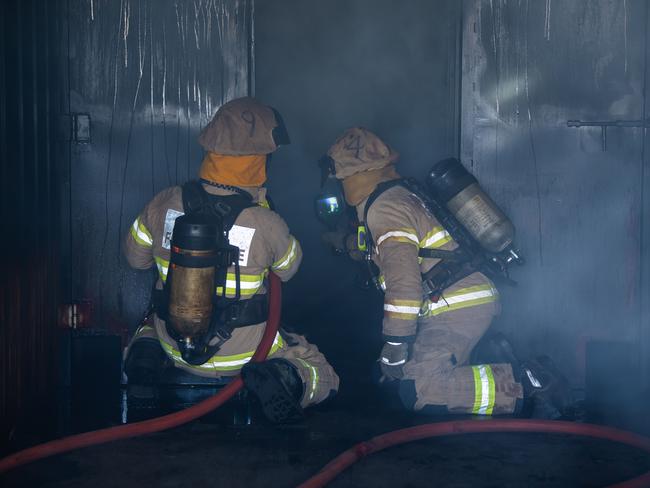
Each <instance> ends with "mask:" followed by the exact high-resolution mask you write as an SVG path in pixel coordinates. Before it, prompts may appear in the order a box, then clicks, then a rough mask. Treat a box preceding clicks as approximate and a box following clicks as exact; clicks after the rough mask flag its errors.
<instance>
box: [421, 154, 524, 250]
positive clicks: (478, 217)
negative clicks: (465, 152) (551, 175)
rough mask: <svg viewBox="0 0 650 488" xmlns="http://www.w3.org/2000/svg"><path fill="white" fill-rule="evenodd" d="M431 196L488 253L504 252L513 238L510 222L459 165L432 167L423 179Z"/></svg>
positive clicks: (453, 161) (443, 163)
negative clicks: (442, 205) (444, 206)
mask: <svg viewBox="0 0 650 488" xmlns="http://www.w3.org/2000/svg"><path fill="white" fill-rule="evenodd" d="M427 185H428V187H429V190H430V191H431V192H432V193H433V196H434V197H435V198H436V199H437V200H438V201H440V202H441V203H442V204H444V205H446V207H447V208H448V209H449V211H450V212H451V213H452V214H453V215H454V217H456V219H458V221H459V222H460V223H461V224H462V225H463V226H464V227H465V228H466V229H467V230H468V231H469V233H470V234H471V235H472V236H473V237H474V238H475V239H476V240H477V241H478V242H479V243H480V244H481V245H482V246H483V247H484V248H485V249H487V250H488V251H490V252H493V253H500V252H501V251H504V250H505V249H506V248H507V247H508V246H510V244H512V241H513V239H514V237H515V228H514V226H513V225H512V222H510V220H509V219H508V217H506V216H505V215H504V213H503V212H502V211H501V210H500V209H499V207H497V205H496V204H495V203H494V202H493V201H492V199H491V198H490V197H489V196H488V195H487V194H486V193H485V192H484V191H483V189H482V188H481V187H480V186H479V184H478V181H476V178H474V176H472V175H471V174H470V173H469V172H468V171H467V170H466V169H465V168H464V167H463V165H462V164H460V161H458V160H457V159H455V158H449V159H444V160H442V161H440V162H438V163H436V164H435V166H434V167H433V168H432V169H431V171H430V172H429V175H428V177H427Z"/></svg>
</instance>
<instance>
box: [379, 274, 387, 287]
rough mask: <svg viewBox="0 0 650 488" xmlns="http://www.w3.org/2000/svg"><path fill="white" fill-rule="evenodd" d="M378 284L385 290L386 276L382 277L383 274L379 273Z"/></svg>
mask: <svg viewBox="0 0 650 488" xmlns="http://www.w3.org/2000/svg"><path fill="white" fill-rule="evenodd" d="M379 286H381V289H382V290H384V291H386V278H384V275H379Z"/></svg>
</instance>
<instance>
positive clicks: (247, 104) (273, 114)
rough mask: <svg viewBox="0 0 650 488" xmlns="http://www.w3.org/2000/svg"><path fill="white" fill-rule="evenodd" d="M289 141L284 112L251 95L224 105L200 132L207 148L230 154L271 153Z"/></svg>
mask: <svg viewBox="0 0 650 488" xmlns="http://www.w3.org/2000/svg"><path fill="white" fill-rule="evenodd" d="M289 143H290V141H289V135H288V134H287V129H286V127H285V125H284V122H283V120H282V117H281V116H280V114H279V113H278V112H277V111H276V110H275V109H274V108H272V107H269V106H267V105H264V104H262V103H260V102H259V101H257V100H255V99H254V98H251V97H242V98H236V99H235V100H231V101H230V102H228V103H226V104H224V105H222V106H221V108H219V110H217V113H216V114H215V115H214V117H213V118H212V120H211V121H210V123H209V124H208V125H207V126H206V127H205V128H204V129H203V130H202V131H201V134H200V135H199V144H201V146H202V147H203V149H205V150H206V151H210V152H213V153H217V154H223V155H230V156H244V155H249V154H269V153H272V152H273V151H275V150H276V149H277V148H278V147H279V146H281V145H285V144H289Z"/></svg>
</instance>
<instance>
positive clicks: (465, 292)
mask: <svg viewBox="0 0 650 488" xmlns="http://www.w3.org/2000/svg"><path fill="white" fill-rule="evenodd" d="M498 296H499V293H498V292H497V291H496V290H495V289H494V288H493V287H492V286H490V285H479V286H470V287H468V288H461V289H460V290H456V291H454V292H452V293H445V294H443V296H442V297H441V298H440V300H438V302H437V303H433V302H428V303H427V304H425V306H424V307H423V308H424V313H423V316H424V317H431V316H435V315H439V314H441V313H445V312H451V311H454V310H460V309H462V308H468V307H475V306H477V305H483V304H484V303H490V302H494V301H496V300H497V298H498Z"/></svg>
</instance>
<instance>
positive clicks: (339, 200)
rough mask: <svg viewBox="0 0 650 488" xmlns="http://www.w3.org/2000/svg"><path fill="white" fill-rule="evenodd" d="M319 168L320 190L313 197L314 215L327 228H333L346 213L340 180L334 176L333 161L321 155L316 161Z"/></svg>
mask: <svg viewBox="0 0 650 488" xmlns="http://www.w3.org/2000/svg"><path fill="white" fill-rule="evenodd" d="M318 166H319V167H320V169H321V182H320V187H321V191H320V193H319V194H318V195H317V196H316V198H315V199H314V210H315V211H316V217H317V218H318V220H319V221H320V222H322V223H323V224H325V226H327V227H328V228H329V229H335V228H336V227H337V225H338V223H339V222H340V221H341V219H342V218H343V217H345V215H346V213H347V204H346V203H345V198H344V196H343V187H342V185H341V182H340V181H339V180H337V179H336V177H335V176H334V174H335V173H334V161H333V160H332V158H330V157H329V156H323V157H322V158H321V159H320V160H319V161H318Z"/></svg>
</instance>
